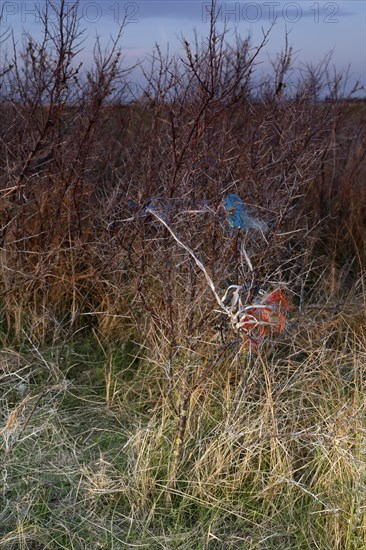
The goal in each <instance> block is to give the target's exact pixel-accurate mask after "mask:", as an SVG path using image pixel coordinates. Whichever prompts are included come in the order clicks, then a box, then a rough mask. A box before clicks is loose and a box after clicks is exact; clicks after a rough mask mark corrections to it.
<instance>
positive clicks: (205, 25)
mask: <svg viewBox="0 0 366 550" xmlns="http://www.w3.org/2000/svg"><path fill="white" fill-rule="evenodd" d="M55 3H56V4H57V0H56V1H55ZM0 5H2V7H3V21H2V28H3V29H4V28H6V27H11V28H12V29H13V30H14V33H15V36H16V37H17V40H20V38H21V34H22V32H24V31H27V32H30V33H31V34H33V35H34V36H38V35H39V33H40V31H41V24H40V23H39V22H38V21H37V15H36V13H35V12H36V9H37V8H39V7H42V6H43V5H44V3H43V2H42V1H39V0H34V1H33V0H32V1H25V2H22V1H20V0H12V1H6V0H0ZM70 5H71V3H70ZM365 6H366V2H365V1H364V0H343V1H334V2H332V1H314V0H312V1H307V0H298V1H297V2H290V1H279V0H278V1H273V2H272V1H271V0H268V1H267V0H263V1H257V0H252V1H250V2H234V1H227V2H221V14H220V17H219V21H220V23H222V24H223V23H224V22H226V24H227V25H228V27H229V28H231V29H234V28H236V29H237V31H238V32H239V33H240V34H241V35H242V36H244V37H245V36H247V34H248V33H251V35H252V38H253V44H254V45H255V44H257V43H259V41H260V39H261V37H262V32H263V29H264V30H267V29H268V28H269V27H270V26H271V24H272V22H273V21H274V19H276V23H275V26H274V28H273V29H272V32H271V35H270V40H269V43H268V45H267V47H266V54H265V55H263V56H262V58H261V61H262V67H261V70H263V71H264V72H265V71H266V68H267V67H268V66H269V64H268V58H267V54H268V55H270V56H274V55H275V54H276V52H279V51H281V49H282V47H283V44H284V36H285V31H286V29H287V31H288V32H289V41H290V43H291V45H292V46H293V47H294V50H295V51H296V52H297V56H296V57H297V63H298V64H300V63H301V62H303V63H307V62H313V63H316V62H318V61H319V60H320V59H321V58H323V57H324V56H325V55H326V54H327V53H328V52H329V51H330V50H333V58H332V59H333V62H334V64H335V66H336V67H337V68H338V69H344V68H346V67H347V66H348V65H349V64H351V68H352V74H353V78H354V80H355V79H357V78H359V79H360V80H361V81H362V83H363V84H364V85H365V83H366V69H365V65H366V60H365V51H366V8H365ZM208 12H209V2H201V1H200V0H136V1H120V0H99V1H88V0H82V2H81V6H80V15H81V25H82V27H83V28H85V36H86V38H87V39H86V42H85V45H84V48H85V49H84V52H83V54H82V55H83V57H84V59H85V60H88V59H90V58H91V52H92V45H93V41H94V38H95V36H96V34H99V35H100V36H101V38H102V40H103V42H104V43H106V42H107V40H108V37H109V36H110V35H111V34H112V35H113V34H115V33H116V32H117V27H118V23H119V22H121V21H122V20H123V17H124V16H126V19H127V22H128V25H127V27H126V29H125V32H124V36H123V39H122V42H121V46H122V50H123V52H124V55H125V60H126V63H134V62H136V61H137V60H140V61H143V60H144V59H145V57H146V55H147V54H149V53H151V51H152V49H153V46H154V44H155V43H156V42H157V43H158V44H160V45H161V46H162V48H163V49H165V47H166V46H167V45H169V49H170V51H171V52H174V51H179V49H180V47H181V46H180V41H179V37H180V35H181V34H182V33H183V35H185V36H186V37H187V38H188V39H190V38H191V37H192V31H193V28H194V27H195V28H196V29H197V31H198V32H199V33H200V35H202V36H205V35H206V34H207V33H208V29H209V22H208ZM2 49H3V50H4V47H3V48H2Z"/></svg>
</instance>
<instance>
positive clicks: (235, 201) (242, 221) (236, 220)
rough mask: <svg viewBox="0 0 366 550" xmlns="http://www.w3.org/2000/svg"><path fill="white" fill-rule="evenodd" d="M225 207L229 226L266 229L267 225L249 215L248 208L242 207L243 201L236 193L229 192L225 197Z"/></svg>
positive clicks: (246, 229) (247, 229) (245, 228)
mask: <svg viewBox="0 0 366 550" xmlns="http://www.w3.org/2000/svg"><path fill="white" fill-rule="evenodd" d="M225 209H226V212H227V214H228V221H229V224H230V225H231V227H235V228H238V229H243V230H245V231H249V230H250V229H254V230H257V231H267V230H268V226H267V224H266V223H265V222H263V221H262V220H259V219H258V218H254V217H250V216H249V213H250V212H249V210H247V209H246V208H244V205H243V201H242V199H241V197H240V196H239V195H237V194H236V193H231V194H230V195H227V196H226V198H225Z"/></svg>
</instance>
